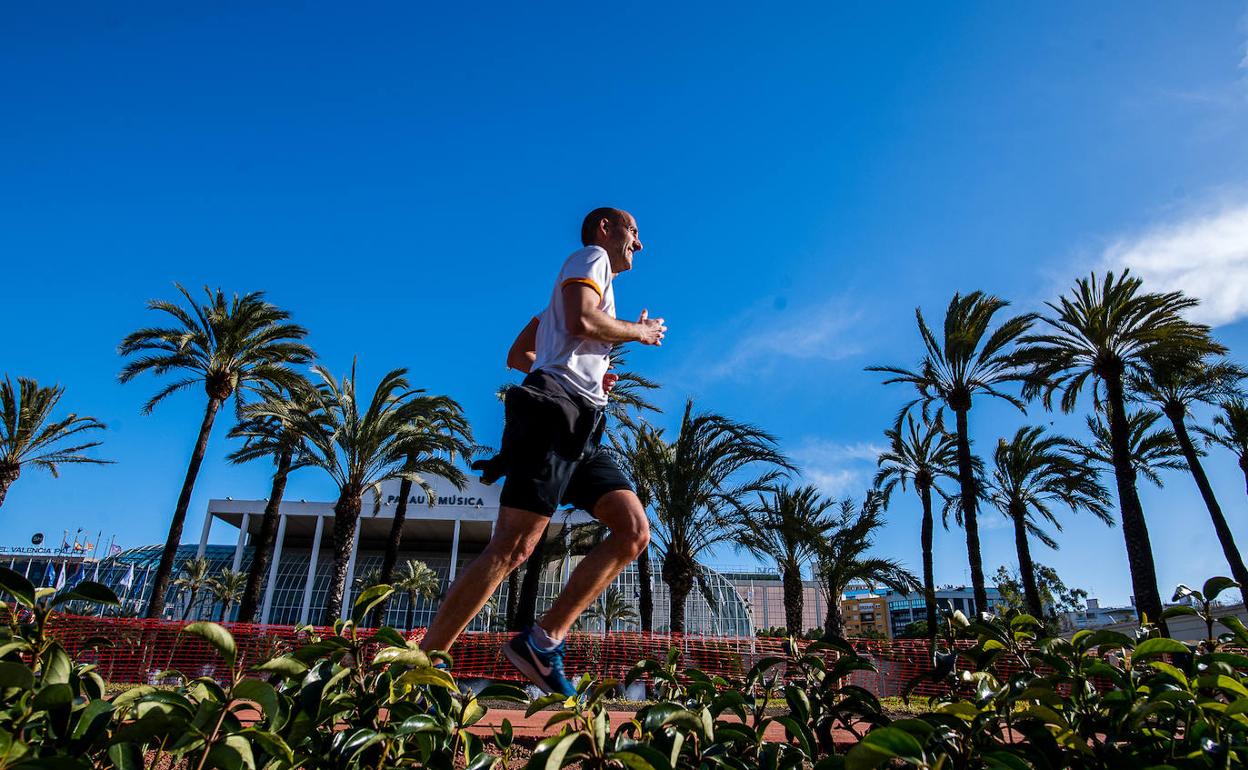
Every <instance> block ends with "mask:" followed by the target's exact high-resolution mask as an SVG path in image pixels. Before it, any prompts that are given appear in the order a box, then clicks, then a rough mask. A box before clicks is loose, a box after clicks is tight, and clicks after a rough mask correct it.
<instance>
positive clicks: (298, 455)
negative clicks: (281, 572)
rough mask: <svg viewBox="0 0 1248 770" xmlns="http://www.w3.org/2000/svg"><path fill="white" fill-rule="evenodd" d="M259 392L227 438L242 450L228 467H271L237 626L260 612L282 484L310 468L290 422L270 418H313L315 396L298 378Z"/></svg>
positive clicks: (304, 446)
mask: <svg viewBox="0 0 1248 770" xmlns="http://www.w3.org/2000/svg"><path fill="white" fill-rule="evenodd" d="M259 391H260V394H261V400H260V402H259V403H258V404H248V405H246V406H244V407H242V409H241V410H240V412H241V417H240V419H239V422H238V424H237V425H236V426H235V427H234V428H233V429H232V430H230V433H229V435H230V438H242V439H244V443H243V446H242V447H240V448H239V449H237V450H235V451H233V452H231V453H230V455H229V458H228V459H229V460H230V462H232V463H244V462H248V461H250V460H255V459H259V458H266V457H267V458H270V459H271V460H272V462H273V465H274V469H273V481H272V485H271V486H270V489H269V499H268V502H267V503H265V506H264V516H263V518H261V520H260V533H259V535H258V536H257V538H256V543H255V548H254V552H253V553H252V557H251V566H250V567H249V568H248V570H247V587H246V588H245V589H244V591H243V596H242V602H241V603H240V604H239V607H238V622H239V623H251V622H253V621H254V620H255V618H256V611H257V610H258V609H259V607H260V592H261V589H262V588H263V586H264V582H265V579H266V576H267V574H268V571H269V560H270V559H271V558H272V557H273V547H274V544H275V541H276V539H277V521H278V516H279V514H280V511H281V506H282V498H283V496H284V495H285V494H286V479H287V477H289V476H290V474H291V472H292V471H295V470H297V469H299V468H302V467H304V466H306V465H307V464H308V456H307V444H306V442H305V441H304V436H303V435H302V434H301V433H300V432H299V430H298V428H297V427H296V425H295V424H294V423H293V422H292V421H291V420H289V419H286V420H283V419H280V418H277V417H272V416H269V415H271V414H273V413H278V414H288V415H300V416H301V417H302V416H306V417H307V418H312V417H313V416H314V415H313V414H312V412H313V410H315V409H316V405H317V394H316V392H315V391H314V390H313V388H312V385H311V384H310V383H309V382H308V381H307V380H305V379H302V378H299V379H297V380H295V381H293V382H291V383H289V384H288V385H287V387H284V388H272V387H267V386H263V387H261V388H259Z"/></svg>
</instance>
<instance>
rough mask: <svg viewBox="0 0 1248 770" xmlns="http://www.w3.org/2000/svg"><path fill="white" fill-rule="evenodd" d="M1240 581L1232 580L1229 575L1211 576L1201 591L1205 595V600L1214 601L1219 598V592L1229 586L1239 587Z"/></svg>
mask: <svg viewBox="0 0 1248 770" xmlns="http://www.w3.org/2000/svg"><path fill="white" fill-rule="evenodd" d="M1239 587H1240V586H1239V583H1236V582H1235V581H1234V580H1231V579H1230V578H1229V577H1221V576H1219V577H1211V578H1209V579H1208V580H1206V581H1205V585H1204V587H1203V588H1202V589H1201V593H1202V594H1204V595H1205V601H1207V602H1212V601H1213V600H1214V599H1217V598H1218V594H1220V593H1222V592H1223V591H1225V590H1226V589H1228V588H1239Z"/></svg>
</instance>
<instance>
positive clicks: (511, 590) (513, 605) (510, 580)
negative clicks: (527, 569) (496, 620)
mask: <svg viewBox="0 0 1248 770" xmlns="http://www.w3.org/2000/svg"><path fill="white" fill-rule="evenodd" d="M519 604H520V570H519V569H513V570H512V571H511V573H510V574H509V575H507V613H506V615H504V616H503V617H504V619H505V621H506V623H507V630H509V631H523V630H524V628H523V627H522V626H521V625H519V624H518V623H516V615H517V614H518V612H517V607H518V605H519Z"/></svg>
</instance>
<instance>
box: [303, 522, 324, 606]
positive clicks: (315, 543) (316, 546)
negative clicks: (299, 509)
mask: <svg viewBox="0 0 1248 770" xmlns="http://www.w3.org/2000/svg"><path fill="white" fill-rule="evenodd" d="M324 531H325V517H324V516H317V517H316V533H315V534H313V535H312V553H311V555H310V556H308V579H307V581H306V582H305V583H304V584H303V606H302V607H300V608H299V625H301V626H302V625H304V624H306V623H307V622H308V612H310V611H311V609H312V584H313V583H315V582H316V560H317V557H319V556H320V555H321V534H322V533H323V532H324Z"/></svg>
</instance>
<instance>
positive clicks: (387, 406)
mask: <svg viewBox="0 0 1248 770" xmlns="http://www.w3.org/2000/svg"><path fill="white" fill-rule="evenodd" d="M312 371H313V373H314V374H315V375H316V377H317V378H318V379H319V383H318V385H317V388H316V394H317V398H316V406H315V408H314V409H313V410H311V411H308V412H296V411H294V410H291V409H288V408H286V406H285V405H283V404H280V403H271V404H265V405H260V404H257V405H256V408H255V410H254V412H253V414H254V415H255V416H256V417H267V418H273V419H277V420H283V421H288V422H289V423H290V424H291V425H293V426H294V428H295V429H296V430H298V431H299V433H300V434H301V435H303V436H304V438H305V441H306V442H307V448H308V450H307V455H308V464H309V465H311V466H314V467H317V468H320V469H322V470H324V471H325V472H326V473H328V474H329V476H330V478H331V479H332V480H333V482H334V484H335V485H336V486H337V487H338V500H337V502H335V503H334V529H333V548H334V572H333V575H332V577H331V580H330V585H329V593H328V595H327V596H326V600H325V623H326V625H330V624H332V623H333V622H334V621H335V620H337V618H338V616H339V615H340V614H341V612H342V604H343V598H344V594H345V592H346V588H347V567H348V564H349V563H350V560H351V550H352V543H353V542H354V540H355V530H356V527H357V526H358V524H359V519H360V511H361V510H362V509H363V506H364V494H365V493H366V492H369V491H371V492H372V493H373V500H374V505H373V510H374V512H376V511H378V510H380V508H381V491H380V489H381V483H382V482H383V481H386V480H388V479H393V478H398V479H403V478H408V479H411V480H412V482H413V483H415V484H416V485H417V486H419V487H420V488H421V489H422V490H424V492H425V494H426V495H433V494H434V490H433V488H432V487H431V486H430V485H429V482H427V481H426V480H425V479H424V478H423V477H421V476H420V474H418V473H415V472H413V471H409V470H407V469H406V463H407V452H408V447H409V446H411V445H412V444H413V442H415V441H418V440H419V439H420V435H421V432H422V431H423V430H424V427H423V424H424V423H423V421H428V420H431V419H433V417H434V416H435V415H437V414H439V413H441V411H443V410H447V409H452V408H453V409H454V410H455V411H459V406H458V404H455V402H454V401H452V400H451V399H448V398H445V397H443V396H424V395H423V393H424V391H422V390H413V389H412V388H411V387H410V386H409V385H408V381H407V379H406V378H405V377H404V375H405V374H406V372H407V370H406V369H395V370H393V371H391V372H389V373H388V374H386V376H385V377H383V378H382V380H381V382H380V383H379V384H378V385H377V390H376V391H375V392H374V394H373V397H372V399H370V400H368V401H367V402H364V403H363V404H361V400H360V399H359V398H358V397H357V388H356V383H355V363H354V362H353V363H352V364H351V373H350V375H348V376H345V377H343V378H342V380H341V381H336V380H335V379H334V377H333V375H332V374H330V373H329V371H328V370H327V369H325V368H324V367H321V366H314V367H312ZM452 405H453V406H452ZM440 467H441V466H440ZM441 472H442V474H443V476H444V477H445V478H446V479H447V480H448V481H450V482H451V483H452V484H454V485H455V486H456V487H458V488H462V487H463V484H464V474H463V472H461V471H460V470H459V469H458V468H455V467H454V466H453V465H451V464H450V463H449V462H448V463H445V466H444V467H442V470H441Z"/></svg>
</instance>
